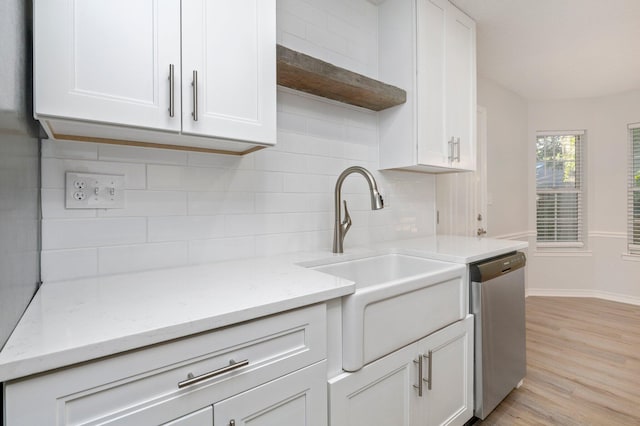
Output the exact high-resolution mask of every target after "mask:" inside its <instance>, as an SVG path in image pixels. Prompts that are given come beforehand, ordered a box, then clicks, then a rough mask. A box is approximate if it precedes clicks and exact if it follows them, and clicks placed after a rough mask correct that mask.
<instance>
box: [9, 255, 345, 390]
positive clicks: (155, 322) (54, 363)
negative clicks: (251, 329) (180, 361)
mask: <svg viewBox="0 0 640 426" xmlns="http://www.w3.org/2000/svg"><path fill="white" fill-rule="evenodd" d="M354 288H355V286H354V284H353V282H351V281H348V280H344V279H342V278H338V277H333V276H331V275H326V274H320V273H317V272H315V271H312V270H308V269H306V268H303V267H300V266H296V265H294V264H291V263H289V262H285V261H282V260H279V259H270V258H264V259H251V260H243V261H231V262H223V263H215V264H209V265H200V266H192V267H183V268H172V269H165V270H157V271H149V272H140V273H132V274H123V275H112V276H108V277H101V278H94V279H83V280H74V281H67V282H55V283H46V284H44V285H43V286H42V287H41V288H40V290H38V292H37V293H36V295H35V297H34V299H33V300H32V302H31V304H30V305H29V307H28V308H27V311H26V312H25V314H24V315H23V317H22V319H21V320H20V322H19V323H18V326H17V327H16V329H15V330H14V332H13V334H12V335H11V337H10V338H9V340H8V341H7V343H6V345H5V347H4V348H3V350H2V352H0V381H7V380H11V379H15V378H19V377H23V376H27V375H31V374H35V373H39V372H43V371H47V370H51V369H54V368H59V367H63V366H67V365H71V364H75V363H78V362H83V361H87V360H91V359H96V358H100V357H103V356H107V355H111V354H114V353H118V352H122V351H126V350H130V349H134V348H139V347H143V346H147V345H151V344H154V343H158V342H163V341H166V340H170V339H175V338H179V337H183V336H187V335H190V334H194V333H199V332H203V331H207V330H212V329H215V328H219V327H223V326H227V325H231V324H235V323H239V322H242V321H247V320H251V319H254V318H258V317H262V316H265V315H270V314H274V313H277V312H282V311H286V310H289V309H294V308H298V307H301V306H305V305H310V304H313V303H318V302H323V301H326V300H329V299H333V298H336V297H341V296H344V295H346V294H350V293H353V291H354Z"/></svg>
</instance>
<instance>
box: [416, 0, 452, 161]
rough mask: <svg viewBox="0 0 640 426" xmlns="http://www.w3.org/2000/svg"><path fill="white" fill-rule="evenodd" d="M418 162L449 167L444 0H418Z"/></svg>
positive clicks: (445, 4)
mask: <svg viewBox="0 0 640 426" xmlns="http://www.w3.org/2000/svg"><path fill="white" fill-rule="evenodd" d="M416 3H417V6H416V10H417V15H418V16H417V20H418V25H417V40H416V48H417V50H418V52H417V55H416V57H417V70H416V71H417V72H416V74H417V83H416V85H417V92H418V96H417V104H418V107H417V108H418V118H417V120H418V123H417V128H418V163H419V164H428V165H431V166H436V167H448V166H449V159H448V156H447V153H448V150H447V148H448V147H447V140H448V139H447V138H448V137H450V136H448V135H449V131H447V129H446V127H445V125H446V111H445V109H446V105H447V103H448V102H447V94H446V86H445V82H446V81H447V79H448V77H449V76H448V75H447V73H446V55H447V51H446V42H447V39H446V29H447V17H448V15H447V9H448V7H449V5H448V1H447V0H417V2H416Z"/></svg>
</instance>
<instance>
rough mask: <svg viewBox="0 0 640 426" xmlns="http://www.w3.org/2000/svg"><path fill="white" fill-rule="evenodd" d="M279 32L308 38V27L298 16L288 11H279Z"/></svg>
mask: <svg viewBox="0 0 640 426" xmlns="http://www.w3.org/2000/svg"><path fill="white" fill-rule="evenodd" d="M278 32H285V33H289V34H292V35H294V36H296V37H300V38H305V37H306V25H305V23H304V21H302V20H301V19H300V18H299V17H298V16H295V15H294V14H292V13H289V12H288V11H286V10H282V9H281V10H279V11H278Z"/></svg>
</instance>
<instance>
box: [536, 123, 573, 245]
mask: <svg viewBox="0 0 640 426" xmlns="http://www.w3.org/2000/svg"><path fill="white" fill-rule="evenodd" d="M583 144H584V131H568V132H538V133H537V137H536V231H537V241H538V246H549V247H582V246H583V222H582V219H583V198H584V196H583V178H582V177H583V174H582V166H583V159H582V157H583V155H582V153H583Z"/></svg>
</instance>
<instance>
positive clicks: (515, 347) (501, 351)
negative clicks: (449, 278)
mask: <svg viewBox="0 0 640 426" xmlns="http://www.w3.org/2000/svg"><path fill="white" fill-rule="evenodd" d="M525 263H526V258H525V255H524V253H521V252H513V253H509V254H507V255H504V256H500V257H496V258H491V259H488V260H486V261H481V262H478V263H475V264H471V265H470V268H469V273H470V278H471V280H470V281H471V299H470V304H469V307H470V310H471V313H472V314H473V315H474V316H475V325H474V327H475V333H474V334H475V335H474V337H475V360H474V368H475V396H474V400H475V408H474V414H475V416H476V417H478V418H480V419H485V418H486V417H487V416H488V415H489V413H491V411H493V409H494V408H495V407H496V406H497V405H498V404H499V403H500V402H501V401H502V400H503V399H504V398H505V397H506V396H507V395H508V394H509V392H511V391H512V390H513V389H514V388H515V387H518V386H519V383H520V382H521V381H522V379H523V378H524V376H525V374H526V368H527V367H526V349H525V298H524V266H525Z"/></svg>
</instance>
